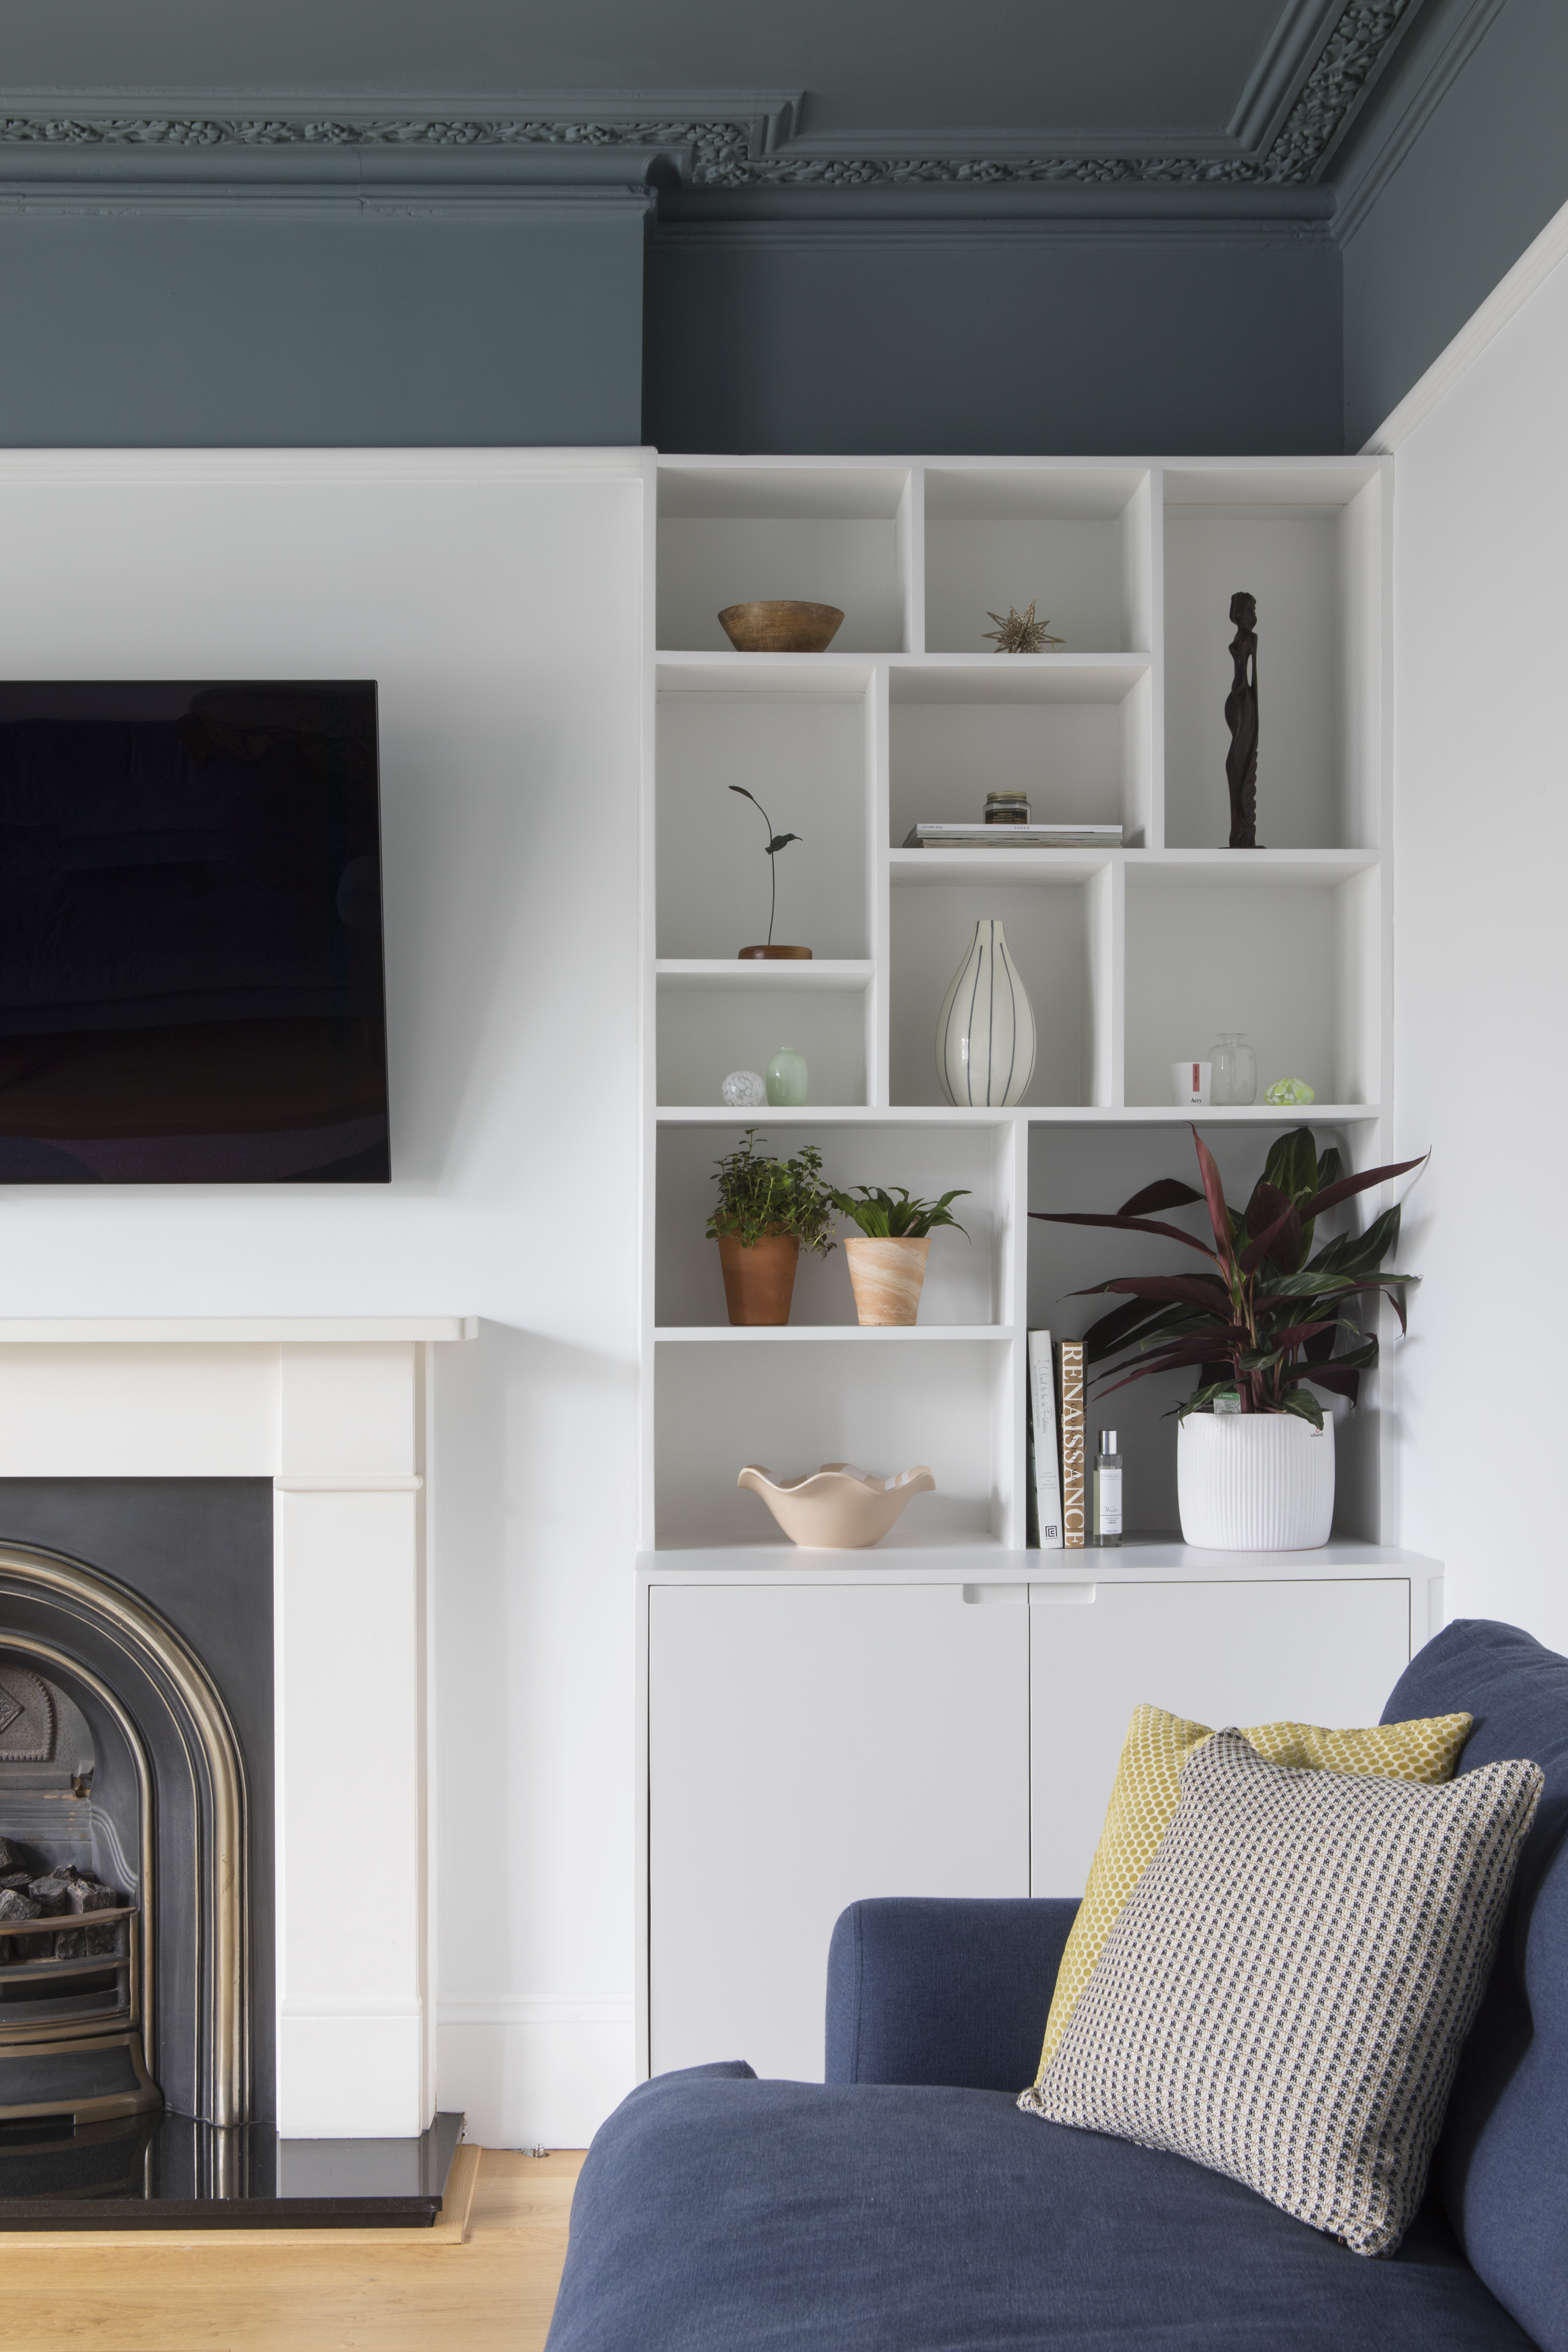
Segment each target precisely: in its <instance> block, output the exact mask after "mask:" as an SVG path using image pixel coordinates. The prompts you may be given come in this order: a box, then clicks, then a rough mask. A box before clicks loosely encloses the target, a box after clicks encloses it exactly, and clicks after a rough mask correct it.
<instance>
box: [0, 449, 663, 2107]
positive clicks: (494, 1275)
mask: <svg viewBox="0 0 1568 2352" xmlns="http://www.w3.org/2000/svg"><path fill="white" fill-rule="evenodd" d="M643 500H644V488H643V475H642V462H641V459H640V457H638V455H637V453H636V452H627V451H621V452H616V451H597V450H569V451H565V452H560V453H554V454H553V455H552V453H550V452H542V451H536V452H531V451H526V450H524V451H515V452H491V453H486V452H482V451H475V452H462V451H455V452H442V451H425V452H420V451H412V452H396V451H390V452H374V451H369V452H357V453H351V452H341V453H340V452H326V453H311V452H267V453H261V454H259V455H256V454H250V455H247V453H243V452H223V451H211V452H205V453H200V454H196V455H194V456H193V455H189V454H182V453H178V452H174V453H157V452H148V453H120V454H115V453H91V452H89V453H71V452H53V453H50V452H45V451H39V452H31V453H29V452H10V453H5V454H4V455H0V646H4V649H5V650H4V661H5V669H6V671H7V673H8V674H9V675H11V676H13V677H42V678H48V677H73V676H74V677H139V676H140V677H268V676H272V677H278V676H281V677H374V678H377V679H378V680H379V681H380V684H381V689H382V693H381V716H382V807H383V825H384V861H385V875H386V891H387V910H386V942H387V964H388V978H389V986H390V1003H389V1016H390V1029H391V1041H392V1102H393V1138H394V1142H393V1155H394V1166H395V1170H396V1171H397V1172H396V1175H395V1181H393V1183H392V1184H391V1185H390V1186H386V1187H373V1186H365V1187H358V1186H343V1187H326V1186H322V1187H318V1188H312V1187H310V1186H297V1185H288V1184H282V1185H278V1186H275V1187H271V1188H268V1187H266V1186H224V1187H218V1186H215V1187H211V1188H200V1187H182V1188H179V1189H174V1188H165V1189H158V1188H155V1187H151V1186H149V1187H147V1188H145V1189H140V1190H139V1189H134V1188H115V1187H103V1188H101V1189H100V1188H97V1187H91V1188H83V1189H80V1190H78V1189H76V1188H74V1187H72V1188H64V1189H59V1190H48V1189H37V1190H20V1189H6V1190H5V1191H4V1192H0V1314H5V1315H21V1316H32V1315H39V1316H43V1315H66V1316H68V1315H110V1316H112V1315H146V1314H163V1315H218V1314H260V1313H265V1314H311V1315H321V1314H334V1313H342V1314H369V1315H374V1314H389V1313H396V1312H427V1313H461V1314H478V1315H479V1316H481V1317H483V1318H486V1320H485V1322H484V1324H483V1326H482V1336H481V1337H480V1338H479V1339H478V1340H477V1341H475V1342H473V1343H471V1344H470V1345H468V1347H465V1348H451V1349H443V1350H438V1351H437V1391H436V1401H435V1426H436V1454H435V1461H434V1479H433V1488H434V1494H435V1496H436V1507H435V1525H434V1528H433V1545H432V1549H433V1560H434V1577H435V1593H436V1639H437V1724H436V1746H437V1796H438V1823H439V1827H438V1835H437V1897H438V1902H439V1906H440V1919H441V1927H440V1937H439V1979H440V1986H439V1989H440V2012H439V2013H440V2016H441V2019H442V2032H441V2042H440V2059H439V2070H438V2093H439V2097H440V2101H441V2104H442V2105H446V2106H466V2107H467V2108H468V2115H469V2120H470V2126H472V2127H473V2128H474V2130H475V2131H476V2133H477V2134H478V2136H479V2137H482V2138H483V2139H485V2140H487V2141H489V2142H490V2143H491V2144H497V2143H499V2144H501V2145H511V2146H515V2145H519V2144H527V2143H531V2142H532V2141H534V2140H542V2141H545V2142H546V2143H550V2144H554V2145H557V2146H562V2145H575V2146H580V2145H582V2144H583V2142H584V2140H585V2139H586V2138H587V2137H588V2136H589V2134H590V2133H591V2132H592V2130H593V2129H594V2128H595V2126H596V2124H597V2123H598V2121H599V2119H600V2118H601V2116H603V2114H604V2113H605V2110H606V2109H607V2108H608V2107H609V2106H610V2105H612V2104H613V2103H614V2101H615V2100H616V2098H618V2097H619V2096H620V2095H621V2094H622V2092H623V2091H624V2090H626V2088H627V2087H629V2085H630V2083H631V2081H632V2079H633V2067H634V2043H633V2031H632V1983H633V1954H632V1887H633V1854H632V1790H633V1785H634V1776H633V1770H632V1746H631V1726H632V1622H633V1621H632V1576H631V1559H632V1550H633V1544H634V1539H635V1538H634V1492H633V1490H634V1463H633V1452H634V1446H635V1437H636V1416H635V1409H634V1397H635V1390H634V1381H635V1371H634V1365H635V1353H636V1338H637V1323H636V1313H637V1249H636V1244H637V1210H636V1197H637V773H638V759H639V742H640V736H639V728H640V700H639V697H640V691H641V686H640V676H641V674H640V667H639V665H640V659H641V651H642V629H643V612H642V584H643V582H642V556H643ZM344 1671H345V1672H348V1673H352V1672H353V1660H352V1658H351V1659H345V1661H344ZM374 1802H375V1757H374V1754H368V1755H366V1756H365V1757H364V1758H363V1783H362V1785H361V1786H360V1787H359V1788H357V1789H354V1790H344V1791H343V1821H344V1825H345V1827H344V1836H345V1840H347V1839H350V1838H351V1837H352V1827H351V1824H352V1822H353V1813H354V1810H355V1808H356V1806H359V1805H362V1804H369V1805H374ZM340 1858H341V1857H338V1856H333V1857H331V1859H332V1860H334V1861H335V1860H338V1859H340ZM328 1860H329V1857H327V1856H325V1855H323V1857H322V1861H323V1864H325V1863H327V1862H328Z"/></svg>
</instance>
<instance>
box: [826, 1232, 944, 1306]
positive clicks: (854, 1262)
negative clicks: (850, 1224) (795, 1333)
mask: <svg viewBox="0 0 1568 2352" xmlns="http://www.w3.org/2000/svg"><path fill="white" fill-rule="evenodd" d="M930 1248H931V1235H930V1234H927V1235H926V1236H925V1238H924V1239H923V1240H922V1241H918V1242H917V1241H910V1240H908V1239H907V1238H906V1239H903V1240H900V1241H881V1240H878V1239H875V1238H873V1236H872V1235H871V1234H859V1235H858V1236H855V1237H852V1238H851V1239H849V1240H847V1241H846V1243H845V1244H844V1255H845V1256H846V1257H847V1259H848V1261H849V1279H850V1281H851V1282H852V1283H853V1284H854V1286H855V1312H856V1315H857V1316H858V1318H859V1320H860V1321H861V1322H862V1323H912V1322H913V1321H914V1320H915V1318H916V1316H917V1315H918V1314H919V1312H920V1304H921V1286H922V1285H923V1284H924V1281H925V1278H926V1255H927V1253H928V1251H929V1250H930Z"/></svg>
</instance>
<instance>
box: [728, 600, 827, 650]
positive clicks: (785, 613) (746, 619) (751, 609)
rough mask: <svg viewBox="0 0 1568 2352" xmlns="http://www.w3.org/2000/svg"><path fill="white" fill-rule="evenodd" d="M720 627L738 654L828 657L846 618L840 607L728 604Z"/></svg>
mask: <svg viewBox="0 0 1568 2352" xmlns="http://www.w3.org/2000/svg"><path fill="white" fill-rule="evenodd" d="M719 626H720V627H721V629H722V630H723V632H724V635H726V636H727V637H728V638H729V640H730V643H731V645H732V646H734V648H735V651H736V652H737V653H738V654H825V653H826V651H827V648H828V646H830V645H831V644H832V643H833V640H834V638H835V637H836V636H837V635H838V632H839V630H840V629H841V628H842V627H843V626H844V615H843V614H842V613H841V612H840V611H839V609H838V607H837V604H791V603H789V602H788V601H787V600H786V601H785V602H784V603H782V604H780V603H773V604H766V603H764V604H726V605H725V607H724V609H723V611H722V612H721V614H720V615H719Z"/></svg>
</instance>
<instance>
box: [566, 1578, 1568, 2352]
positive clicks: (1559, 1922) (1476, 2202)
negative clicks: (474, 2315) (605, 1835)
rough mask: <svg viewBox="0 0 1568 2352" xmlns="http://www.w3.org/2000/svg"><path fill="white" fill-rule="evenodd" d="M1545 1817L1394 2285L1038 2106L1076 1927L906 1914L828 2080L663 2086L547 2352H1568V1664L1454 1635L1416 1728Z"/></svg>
mask: <svg viewBox="0 0 1568 2352" xmlns="http://www.w3.org/2000/svg"><path fill="white" fill-rule="evenodd" d="M1461 1707H1463V1708H1468V1710H1469V1711H1470V1713H1471V1714H1473V1715H1474V1716H1475V1717H1476V1727H1475V1729H1474V1731H1473V1732H1472V1733H1471V1735H1470V1738H1469V1740H1468V1743H1467V1746H1466V1748H1465V1752H1464V1755H1463V1757H1462V1759H1461V1766H1460V1769H1465V1768H1466V1767H1468V1766H1473V1765H1478V1764H1483V1763H1489V1762H1492V1761H1494V1760H1495V1759H1498V1758H1501V1757H1512V1756H1528V1757H1531V1758H1532V1759H1534V1760H1535V1761H1536V1762H1537V1763H1539V1764H1540V1765H1541V1766H1542V1768H1543V1769H1544V1771H1545V1774H1546V1789H1545V1793H1544V1796H1543V1798H1542V1805H1541V1809H1540V1811H1539V1813H1538V1815H1537V1818H1536V1822H1535V1825H1534V1828H1533V1830H1532V1832H1531V1838H1530V1842H1529V1844H1528V1845H1527V1847H1526V1850H1525V1853H1524V1857H1523V1861H1522V1864H1521V1871H1520V1875H1519V1880H1518V1883H1517V1885H1516V1889H1515V1893H1514V1898H1513V1903H1512V1906H1511V1909H1510V1916H1509V1920H1508V1923H1507V1925H1506V1927H1505V1929H1504V1934H1503V1940H1502V1945H1501V1948H1500V1954H1499V1958H1498V1964H1497V1968H1496V1970H1495V1972H1494V1975H1493V1978H1492V1981H1491V1985H1490V1987H1489V1991H1488V1994H1487V1998H1486V2000H1485V2003H1484V2005H1483V2007H1482V2010H1481V2012H1480V2015H1479V2019H1478V2021H1477V2024H1476V2027H1475V2030H1474V2032H1472V2034H1471V2036H1470V2039H1469V2042H1468V2044H1467V2045H1466V2049H1465V2052H1464V2053H1463V2057H1462V2061H1461V2064H1460V2069H1459V2074H1458V2082H1457V2084H1456V2087H1455V2092H1454V2097H1453V2100H1452V2103H1451V2105H1450V2107H1449V2111H1448V2117H1447V2125H1446V2126H1445V2130H1444V2133H1443V2138H1442V2141H1441V2144H1440V2146H1439V2149H1438V2153H1437V2158H1436V2164H1435V2166H1434V2168H1433V2174H1432V2182H1431V2189H1430V2192H1429V2194H1428V2197H1427V2200H1426V2206H1425V2208H1424V2210H1423V2211H1422V2214H1421V2216H1420V2218H1419V2220H1418V2221H1417V2222H1416V2224H1415V2228H1414V2229H1413V2230H1412V2231H1410V2233H1409V2234H1408V2236H1407V2237H1406V2238H1405V2242H1404V2244H1403V2245H1402V2246H1401V2247H1400V2249H1399V2251H1398V2252H1397V2253H1396V2254H1395V2255H1394V2256H1393V2257H1392V2258H1391V2259H1389V2260H1387V2261H1383V2262H1372V2261H1367V2260H1365V2259H1363V2258H1362V2257H1360V2256H1357V2255H1354V2254H1352V2253H1349V2252H1346V2251H1345V2249H1344V2248H1343V2247H1342V2246H1340V2245H1338V2244H1337V2243H1335V2242H1333V2241H1332V2240H1331V2239H1329V2238H1325V2237H1322V2236H1321V2235H1319V2234H1318V2232H1316V2231H1312V2230H1310V2229H1308V2228H1306V2227H1305V2226H1304V2225H1303V2224H1302V2223H1301V2222H1300V2221H1292V2220H1291V2219H1290V2218H1289V2216H1288V2215H1287V2214H1284V2213H1281V2212H1279V2211H1278V2210H1276V2209H1275V2208H1274V2207H1273V2206H1271V2205H1268V2204H1266V2203H1265V2202H1264V2200H1262V2199H1261V2198H1259V2197H1256V2196H1254V2195H1253V2194H1252V2192H1251V2191H1250V2190H1249V2189H1243V2188H1240V2187H1238V2186H1237V2184H1236V2183H1235V2182H1233V2181H1230V2180H1227V2179H1224V2178H1222V2177H1221V2176H1220V2175H1219V2174H1217V2173H1212V2172H1207V2171H1205V2170H1203V2169H1202V2168H1200V2167H1198V2166H1196V2165H1193V2164H1189V2163H1187V2162H1186V2161H1185V2160H1184V2158H1180V2157H1173V2156H1164V2155H1159V2154H1156V2153H1154V2152H1152V2151H1151V2150H1149V2149H1146V2148H1141V2147H1130V2146H1128V2145H1126V2144H1125V2143H1123V2142H1121V2141H1119V2140H1113V2139H1107V2138H1103V2137H1100V2135H1098V2134H1093V2133H1088V2132H1074V2131H1068V2130H1066V2129H1064V2128H1062V2127H1061V2126H1058V2125H1054V2124H1047V2123H1043V2122H1041V2121H1039V2120H1038V2119H1037V2117H1035V2116H1027V2115H1022V2114H1020V2113H1019V2112H1018V2110H1017V2108H1016V2106H1015V2105H1014V2098H1015V2096H1016V2093H1017V2091H1018V2089H1019V2088H1020V2086H1021V2085H1022V2084H1025V2083H1026V2082H1029V2081H1030V2080H1032V2079H1033V2076H1034V2073H1035V2069H1036V2065H1037V2061H1038V2056H1039V2048H1040V2040H1041V2035H1042V2032H1043V2031H1044V2026H1045V2017H1046V2010H1047V2006H1048V2002H1049V1996H1050V1986H1051V1982H1052V1979H1053V1978H1054V1975H1055V1971H1056V1968H1057V1964H1058V1959H1059V1958H1060V1954H1061V1949H1062V1946H1063V1944H1064V1942H1065V1940H1066V1937H1067V1933H1068V1927H1069V1925H1070V1923H1071V1919H1072V1916H1073V1912H1074V1909H1075V1908H1076V1906H1074V1905H1073V1904H1071V1903H1063V1902H1033V1903H1027V1902H1014V1903H1007V1902H995V1903H975V1902H951V1903H947V1902H900V1901H890V1902H877V1903H860V1904H857V1905H855V1906H853V1907H852V1908H851V1909H850V1910H848V1911H847V1912H846V1913H845V1915H844V1916H843V1917H842V1918H841V1919H840V1920H839V1922H838V1925H837V1928H836V1929H835V1931H834V1936H833V1944H832V1949H831V1952H830V1955H829V1959H828V1984H827V2070H826V2071H827V2080H826V2083H815V2084H813V2083H782V2082H759V2081H758V2080H757V2079H756V2077H755V2076H754V2075H753V2074H752V2070H751V2068H750V2067H749V2066H747V2065H746V2064H744V2063H742V2062H740V2061H735V2062H733V2063H726V2064H722V2065H716V2066H699V2067H693V2068H691V2069H689V2070H688V2071H687V2072H685V2073H681V2074H666V2075H662V2076H659V2077H657V2078H656V2079H655V2080H654V2081H653V2082H650V2083H646V2084H641V2085H640V2086H639V2087H638V2088H637V2090H635V2091H634V2092H633V2093H632V2094H631V2095H630V2097H629V2098H627V2099H626V2100H625V2101H624V2102H623V2103H622V2105H620V2106H619V2107H618V2108H617V2109H616V2113H615V2114H614V2115H613V2116H611V2117H610V2119H609V2121H608V2122H607V2123H606V2124H605V2126H604V2128H603V2129H602V2130H601V2131H600V2133H599V2134H598V2136H597V2137H596V2138H595V2142H594V2145H593V2147H592V2148H591V2149H590V2151H589V2154H588V2158H587V2161H586V2163H585V2164H584V2168H583V2173H582V2178H581V2179H580V2181H579V2183H578V2188H577V2195H576V2201H575V2203H574V2208H573V2213H572V2238H571V2245H570V2249H569V2251H568V2253H567V2258H566V2267H565V2273H564V2275H563V2280H562V2284H561V2293H560V2297H559V2300H558V2302H557V2305H556V2310H555V2317H554V2320H553V2323H552V2327H551V2331H550V2337H549V2343H548V2347H547V2352H827V2347H835V2352H837V2347H853V2352H1003V2347H1029V2352H1034V2347H1039V2352H1046V2348H1047V2347H1049V2352H1127V2347H1152V2348H1153V2352H1363V2347H1364V2352H1404V2348H1405V2347H1409V2352H1449V2347H1455V2348H1456V2352H1457V2347H1466V2352H1491V2347H1498V2352H1502V2347H1515V2352H1517V2347H1521V2346H1525V2347H1527V2346H1529V2345H1531V2344H1534V2345H1536V2346H1538V2347H1542V2352H1568V1660H1564V1659H1563V1658H1560V1657H1558V1656H1557V1655H1555V1654H1554V1653H1552V1651H1549V1650H1545V1649H1543V1648H1542V1646H1541V1644H1540V1643H1537V1642H1535V1641H1532V1640H1531V1637H1530V1636H1529V1635H1528V1634H1527V1633H1520V1632H1518V1631H1517V1630H1516V1629H1515V1628H1513V1627H1511V1626H1508V1625H1499V1624H1492V1623H1489V1622H1484V1621H1472V1622H1461V1623H1458V1624H1455V1625H1450V1626H1448V1627H1447V1630H1446V1631H1445V1632H1444V1633H1440V1634H1439V1635H1438V1636H1437V1638H1436V1641H1434V1642H1431V1643H1428V1644H1427V1646H1426V1649H1424V1650H1423V1651H1422V1652H1421V1653H1420V1654H1419V1655H1418V1656H1417V1657H1415V1659H1414V1660H1413V1661H1412V1663H1411V1664H1410V1666H1409V1667H1408V1669H1407V1670H1406V1672H1405V1674H1404V1675H1402V1676H1401V1678H1400V1680H1399V1683H1398V1684H1397V1685H1396V1687H1395V1688H1394V1693H1393V1695H1392V1696H1391V1697H1390V1699H1389V1703H1388V1706H1387V1708H1386V1709H1385V1710H1384V1720H1385V1721H1390V1722H1393V1721H1398V1720H1401V1719H1404V1718H1407V1717H1413V1716H1425V1715H1441V1714H1446V1713H1448V1712H1450V1711H1453V1710H1455V1709H1458V1708H1461Z"/></svg>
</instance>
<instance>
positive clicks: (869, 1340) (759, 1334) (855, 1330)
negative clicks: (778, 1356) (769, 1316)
mask: <svg viewBox="0 0 1568 2352" xmlns="http://www.w3.org/2000/svg"><path fill="white" fill-rule="evenodd" d="M653 1336H654V1341H655V1344H656V1345H657V1346H659V1347H664V1346H666V1345H676V1346H680V1347H688V1346H690V1345H692V1344H693V1343H703V1342H706V1343H708V1344H717V1345H719V1346H727V1345H729V1344H730V1343H731V1342H732V1341H734V1342H739V1343H740V1344H741V1345H742V1346H746V1347H776V1346H778V1345H779V1344H781V1343H783V1344H784V1345H786V1346H787V1345H788V1344H789V1342H790V1341H792V1340H793V1341H795V1342H796V1343H797V1344H799V1343H801V1342H806V1341H808V1342H810V1343H811V1344H812V1345H814V1346H815V1345H816V1342H817V1341H818V1340H820V1339H826V1340H827V1341H828V1342H829V1343H834V1342H837V1343H839V1344H844V1343H847V1344H849V1345H850V1346H853V1347H857V1348H867V1347H871V1348H879V1347H902V1346H904V1345H905V1344H906V1343H917V1344H921V1345H926V1346H931V1345H936V1346H942V1345H943V1344H949V1345H950V1344H951V1343H952V1341H954V1340H965V1341H971V1342H972V1341H973V1340H975V1339H987V1340H989V1339H1016V1338H1017V1333H1016V1330H1015V1329H1014V1328H1013V1326H1012V1325H1011V1324H1010V1323H1008V1324H1004V1323H892V1324H859V1323H769V1324H754V1323H685V1324H672V1323H666V1324H658V1325H656V1326H655V1328H654V1335H653Z"/></svg>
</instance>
